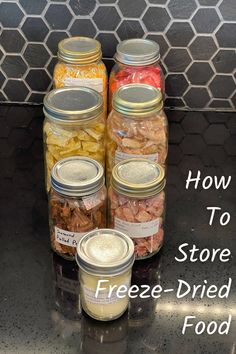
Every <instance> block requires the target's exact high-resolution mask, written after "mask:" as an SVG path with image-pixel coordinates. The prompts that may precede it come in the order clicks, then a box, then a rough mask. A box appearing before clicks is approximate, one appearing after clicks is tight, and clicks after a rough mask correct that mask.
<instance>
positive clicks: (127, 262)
mask: <svg viewBox="0 0 236 354" xmlns="http://www.w3.org/2000/svg"><path fill="white" fill-rule="evenodd" d="M76 261H77V263H78V266H79V268H80V291H81V293H80V295H81V305H82V308H83V309H84V311H85V312H86V313H87V314H88V315H89V316H90V317H92V318H94V319H96V320H100V321H110V320H114V319H116V318H118V317H120V316H121V315H122V314H123V313H124V312H125V311H126V310H127V308H128V303H129V297H128V290H129V287H130V283H131V272H132V266H133V263H134V245H133V242H132V240H131V239H130V238H129V237H128V236H127V235H125V234H124V233H122V232H119V231H116V230H112V229H101V230H94V231H92V232H89V233H88V234H87V235H85V236H84V237H83V238H82V239H81V240H80V242H79V244H78V246H77V255H76ZM111 287H113V289H111ZM120 287H122V288H123V291H122V296H119V293H118V289H119V288H120Z"/></svg>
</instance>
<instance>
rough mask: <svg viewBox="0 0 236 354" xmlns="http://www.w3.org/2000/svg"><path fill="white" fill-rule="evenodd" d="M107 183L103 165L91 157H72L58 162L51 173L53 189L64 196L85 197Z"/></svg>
mask: <svg viewBox="0 0 236 354" xmlns="http://www.w3.org/2000/svg"><path fill="white" fill-rule="evenodd" d="M104 183H105V179H104V171H103V167H102V165H101V164H100V163H99V162H97V161H95V160H93V159H90V158H89V157H82V156H72V157H67V158H65V159H63V160H60V161H58V162H57V163H56V164H55V165H54V166H53V168H52V171H51V185H52V188H53V189H54V190H55V191H56V192H58V193H60V194H63V195H66V196H71V197H83V196H87V195H90V194H93V193H96V192H97V191H99V190H100V189H101V188H102V187H103V186H104Z"/></svg>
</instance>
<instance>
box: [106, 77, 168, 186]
mask: <svg viewBox="0 0 236 354" xmlns="http://www.w3.org/2000/svg"><path fill="white" fill-rule="evenodd" d="M106 144H107V161H106V171H107V181H109V179H110V175H111V171H112V168H113V167H114V166H115V165H116V164H117V163H118V162H119V161H122V160H125V159H129V158H134V157H142V158H146V159H150V160H152V161H155V162H157V163H160V164H161V165H162V166H163V167H165V165H166V158H167V152H168V121H167V117H166V115H165V113H164V110H163V101H162V95H161V92H160V90H158V89H156V88H155V87H153V86H150V85H145V84H129V85H126V86H122V87H120V88H119V89H118V90H117V91H116V93H115V95H114V97H113V110H112V111H111V113H110V114H109V117H108V120H107V141H106Z"/></svg>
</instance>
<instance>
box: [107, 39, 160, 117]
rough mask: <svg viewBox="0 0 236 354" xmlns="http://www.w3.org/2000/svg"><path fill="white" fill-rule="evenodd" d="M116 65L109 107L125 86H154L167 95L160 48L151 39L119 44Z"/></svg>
mask: <svg viewBox="0 0 236 354" xmlns="http://www.w3.org/2000/svg"><path fill="white" fill-rule="evenodd" d="M116 50H117V51H116V54H115V60H116V64H115V65H114V67H113V68H112V71H111V74H110V80H109V106H110V110H111V108H112V97H113V94H114V93H115V91H116V90H117V89H118V88H119V87H121V86H124V85H127V84H132V83H142V84H147V85H151V86H154V87H156V88H158V89H160V90H161V91H162V95H163V97H164V94H165V80H164V75H163V72H162V69H161V66H160V47H159V45H158V44H157V43H156V42H154V41H152V40H149V39H141V38H135V39H127V40H125V41H122V42H120V43H119V44H118V46H117V49H116Z"/></svg>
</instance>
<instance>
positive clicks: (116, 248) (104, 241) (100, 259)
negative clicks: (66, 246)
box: [76, 229, 134, 275]
mask: <svg viewBox="0 0 236 354" xmlns="http://www.w3.org/2000/svg"><path fill="white" fill-rule="evenodd" d="M76 261H77V263H78V266H79V267H80V268H81V269H82V270H84V271H86V272H88V273H91V274H94V275H118V274H120V273H123V272H125V271H126V270H128V269H129V268H130V267H132V265H133V263H134V244H133V241H132V240H131V238H130V237H128V236H127V235H125V234H124V233H123V232H120V231H117V230H113V229H100V230H93V231H91V232H89V233H87V234H86V235H84V236H83V237H82V238H81V240H80V241H79V243H78V245H77V255H76Z"/></svg>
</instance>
